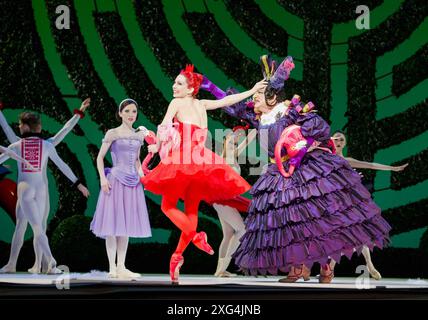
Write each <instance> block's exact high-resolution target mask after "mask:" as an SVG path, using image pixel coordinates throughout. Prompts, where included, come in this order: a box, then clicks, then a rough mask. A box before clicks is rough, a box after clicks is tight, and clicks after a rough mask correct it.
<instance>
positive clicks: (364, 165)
mask: <svg viewBox="0 0 428 320" xmlns="http://www.w3.org/2000/svg"><path fill="white" fill-rule="evenodd" d="M345 159H346V160H347V161H348V162H349V164H350V165H351V167H352V168H358V169H372V170H383V171H396V172H397V171H403V170H404V169H405V168H406V167H407V166H408V165H409V164H408V163H406V164H403V165H401V166H388V165H385V164H381V163H376V162H366V161H360V160H357V159H354V158H350V157H345Z"/></svg>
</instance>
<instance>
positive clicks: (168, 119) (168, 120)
mask: <svg viewBox="0 0 428 320" xmlns="http://www.w3.org/2000/svg"><path fill="white" fill-rule="evenodd" d="M179 104H180V103H179V101H178V100H177V99H172V100H171V102H170V103H169V106H168V109H167V111H166V113H165V116H164V117H163V120H162V122H161V124H160V125H159V127H161V126H169V125H171V124H172V121H173V120H174V117H175V115H176V114H177V111H178V106H179ZM159 127H158V130H157V132H156V144H153V145H149V147H148V150H149V152H151V153H156V152H158V151H159V148H160V145H161V139H162V137H161V136H160V131H162V130H159V129H160V128H159Z"/></svg>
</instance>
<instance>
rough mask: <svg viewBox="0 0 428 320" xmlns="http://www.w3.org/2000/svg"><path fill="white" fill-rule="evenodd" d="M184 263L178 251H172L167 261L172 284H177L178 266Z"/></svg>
mask: <svg viewBox="0 0 428 320" xmlns="http://www.w3.org/2000/svg"><path fill="white" fill-rule="evenodd" d="M183 263H184V258H183V256H182V255H181V254H179V253H174V254H173V255H172V256H171V260H170V261H169V275H170V277H171V283H172V284H178V277H179V276H180V268H181V266H182V265H183Z"/></svg>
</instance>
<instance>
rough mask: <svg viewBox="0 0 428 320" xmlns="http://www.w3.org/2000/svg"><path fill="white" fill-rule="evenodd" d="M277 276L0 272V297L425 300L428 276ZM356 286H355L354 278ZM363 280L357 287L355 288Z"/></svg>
mask: <svg viewBox="0 0 428 320" xmlns="http://www.w3.org/2000/svg"><path fill="white" fill-rule="evenodd" d="M279 278H281V277H257V278H256V277H242V276H240V277H234V278H215V277H213V276H206V275H193V276H191V275H182V276H181V277H180V284H179V285H171V283H170V281H169V277H168V276H167V275H143V276H142V277H141V278H139V279H137V280H118V279H109V278H108V277H107V274H106V273H102V272H96V273H89V274H76V273H72V274H69V275H62V276H53V275H51V276H47V275H31V274H26V273H22V274H20V273H18V274H0V299H2V300H5V299H6V300H7V299H29V300H31V299H142V300H176V299H178V300H212V299H215V300H235V301H237V300H243V299H245V300H247V301H255V300H332V299H334V300H428V281H426V280H422V279H382V280H380V281H376V280H373V279H370V280H369V282H367V278H366V279H364V280H365V282H363V279H361V278H358V279H357V278H341V277H336V278H335V279H334V280H333V282H332V283H331V284H319V283H318V280H317V279H316V277H312V279H311V280H310V281H308V282H303V281H299V282H297V283H293V284H283V283H279V282H278V279H279ZM356 281H357V282H358V285H359V286H360V288H357V283H356ZM363 284H365V286H364V287H363V288H361V287H362V286H363Z"/></svg>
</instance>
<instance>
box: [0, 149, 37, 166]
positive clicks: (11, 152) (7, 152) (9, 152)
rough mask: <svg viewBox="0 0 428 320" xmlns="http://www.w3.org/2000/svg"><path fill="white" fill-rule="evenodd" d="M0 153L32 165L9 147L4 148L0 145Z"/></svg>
mask: <svg viewBox="0 0 428 320" xmlns="http://www.w3.org/2000/svg"><path fill="white" fill-rule="evenodd" d="M0 153H3V155H5V156H8V157H9V158H11V159H14V160H16V161H19V162H23V163H24V164H26V165H27V166H29V167H32V165H31V164H30V163H29V162H28V161H27V160H25V159H24V158H21V157H20V156H18V155H17V154H16V153H15V152H14V151H13V150H11V149H9V148H5V147H3V146H0ZM4 161H6V160H4ZM4 161H3V162H4Z"/></svg>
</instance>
